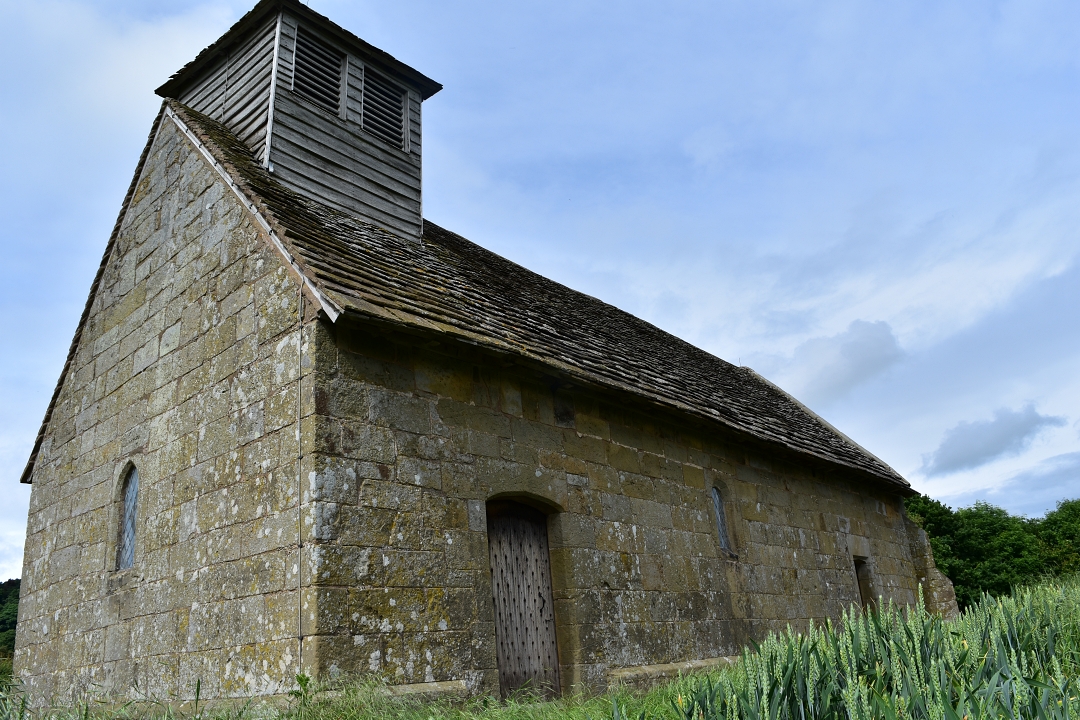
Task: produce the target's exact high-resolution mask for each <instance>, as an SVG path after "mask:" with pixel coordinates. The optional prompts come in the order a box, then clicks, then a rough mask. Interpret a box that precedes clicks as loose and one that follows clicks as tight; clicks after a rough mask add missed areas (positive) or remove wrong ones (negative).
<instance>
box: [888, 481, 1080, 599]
mask: <svg viewBox="0 0 1080 720" xmlns="http://www.w3.org/2000/svg"><path fill="white" fill-rule="evenodd" d="M904 504H905V506H906V507H907V511H908V515H909V516H910V517H911V519H912V520H914V521H915V522H916V523H918V524H919V525H921V526H922V528H923V529H924V530H926V534H927V535H928V536H929V537H930V546H931V548H932V549H933V551H934V560H935V562H936V563H937V566H938V569H939V570H941V572H943V573H945V575H947V576H948V578H949V579H950V580H952V582H953V587H954V588H955V589H956V600H957V602H958V603H959V604H960V607H961V608H965V607H967V606H969V605H971V604H972V603H974V602H976V601H978V599H979V598H980V597H982V594H983V593H989V594H990V595H993V596H995V597H997V596H1001V595H1007V594H1008V593H1009V591H1010V590H1011V589H1012V588H1013V587H1015V586H1017V585H1025V584H1030V583H1032V582H1035V581H1036V580H1038V579H1039V578H1040V577H1042V576H1044V575H1050V576H1056V575H1060V574H1062V573H1072V572H1078V571H1080V500H1063V501H1061V502H1059V503H1058V506H1057V508H1056V509H1055V510H1051V511H1050V512H1048V513H1047V514H1046V516H1045V517H1043V518H1035V519H1029V518H1026V517H1022V516H1016V515H1010V514H1009V513H1008V511H1006V510H1003V509H1002V508H999V507H995V506H993V505H990V504H988V503H984V502H977V503H975V505H973V506H972V507H968V508H960V509H959V510H953V509H952V508H950V507H949V506H947V505H945V504H944V503H941V502H939V501H937V500H934V499H933V498H930V497H927V496H925V495H917V496H915V497H911V498H908V499H907V500H905V501H904Z"/></svg>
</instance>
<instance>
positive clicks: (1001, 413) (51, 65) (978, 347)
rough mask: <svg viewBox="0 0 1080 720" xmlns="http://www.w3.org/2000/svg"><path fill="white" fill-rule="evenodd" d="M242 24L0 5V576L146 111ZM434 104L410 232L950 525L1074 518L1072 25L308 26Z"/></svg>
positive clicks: (960, 21)
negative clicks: (587, 312) (778, 408)
mask: <svg viewBox="0 0 1080 720" xmlns="http://www.w3.org/2000/svg"><path fill="white" fill-rule="evenodd" d="M251 4H253V0H248V1H247V2H237V1H235V0H217V1H213V0H212V1H209V2H199V1H198V0H194V1H181V0H157V1H155V2H142V1H137V0H116V1H115V2H107V1H105V0H101V1H98V2H91V1H77V0H70V1H64V2H58V1H55V0H36V1H35V2H33V3H27V2H17V1H14V0H0V21H2V24H3V27H4V28H5V30H6V32H5V37H6V38H7V40H6V41H5V42H4V43H3V45H2V46H0V58H2V60H3V66H4V67H5V68H7V69H8V70H7V71H6V72H5V73H3V74H0V98H2V100H0V153H2V157H3V158H4V172H3V173H0V186H2V190H0V246H2V249H3V257H4V262H3V263H2V266H0V273H2V280H0V337H3V338H4V341H3V342H2V343H0V482H2V483H3V485H2V487H4V488H5V490H4V491H3V495H2V497H3V498H4V500H5V502H3V503H0V577H8V576H17V575H18V574H19V573H20V571H21V570H20V569H21V554H22V543H23V534H24V529H25V517H26V507H27V503H28V499H29V491H28V488H27V487H26V486H21V485H19V484H18V477H19V474H20V472H21V471H22V468H23V465H24V463H25V461H26V458H27V456H28V454H29V451H30V447H31V445H32V442H33V438H34V435H35V433H36V432H37V429H38V425H39V423H40V420H41V417H42V415H43V414H44V411H45V407H46V405H47V403H48V399H49V397H50V395H51V393H52V389H53V386H54V384H55V382H56V379H57V377H58V376H59V373H60V369H61V367H62V365H63V361H64V357H65V354H66V351H67V347H68V343H69V342H70V340H71V336H72V334H73V332H74V330H75V324H76V322H77V320H78V316H79V313H80V312H81V309H82V306H83V303H84V301H85V297H86V292H87V290H88V288H89V285H90V282H91V279H92V277H93V274H94V270H95V268H96V266H97V264H98V262H99V260H100V257H101V252H102V250H103V249H104V245H105V242H106V240H107V238H108V235H109V231H110V229H111V227H112V224H113V222H114V221H115V219H116V213H117V211H118V210H119V207H120V202H121V200H122V198H123V194H124V192H125V190H126V188H127V185H128V183H129V182H130V180H131V173H132V172H133V171H134V167H135V163H136V160H137V158H138V154H139V152H140V150H141V149H142V146H143V144H144V142H145V139H146V135H147V133H148V131H149V129H150V124H151V121H152V119H153V116H154V114H155V112H156V111H157V108H158V98H156V97H155V95H154V94H153V89H154V88H155V87H157V86H158V85H159V84H160V83H161V82H163V81H164V80H165V79H166V78H167V77H168V76H169V74H170V73H172V72H173V71H175V70H176V69H178V68H179V67H180V66H181V65H182V64H183V63H185V62H186V61H188V60H190V59H191V58H192V57H194V55H195V54H196V53H197V52H198V51H199V50H200V49H201V48H203V47H204V46H206V45H207V44H209V43H210V42H211V41H212V40H214V39H215V38H216V37H217V36H219V35H220V34H221V33H222V32H223V31H224V30H225V29H226V28H227V27H228V26H229V25H230V24H231V23H232V22H233V21H234V20H235V19H236V18H238V17H239V16H240V15H241V14H243V12H245V11H246V10H247V9H248V8H249V7H250V5H251ZM311 5H312V7H314V8H315V9H316V10H318V11H319V12H322V13H324V14H326V15H328V16H330V17H331V18H332V19H334V20H336V21H337V22H339V23H340V24H342V25H344V26H345V27H347V28H349V29H351V30H353V31H355V32H356V33H357V34H358V35H360V36H362V37H364V38H365V39H367V40H369V41H370V42H372V43H373V44H375V45H377V46H379V47H381V48H383V49H385V50H387V51H389V52H390V53H392V54H393V55H395V56H397V57H398V58H400V59H402V60H404V61H405V62H407V63H409V64H411V65H413V66H415V67H416V68H418V69H419V70H421V71H423V72H425V73H426V74H428V75H430V76H431V77H434V78H435V79H437V80H439V81H440V82H442V83H443V84H444V85H445V87H446V89H445V90H444V91H442V92H441V93H439V94H438V95H436V96H434V97H433V98H432V99H430V100H429V101H427V102H426V103H425V105H424V121H425V127H424V130H425V137H424V150H425V158H424V169H425V176H424V193H425V195H424V210H425V214H426V215H427V217H428V218H430V219H431V220H433V221H435V222H438V223H439V224H441V225H444V226H446V227H448V228H450V229H452V230H455V231H457V232H460V233H461V234H463V235H465V236H466V237H469V238H470V239H472V240H474V241H475V242H478V243H480V244H481V245H484V246H485V247H487V248H489V249H491V250H494V251H495V252H498V253H500V254H502V255H505V256H507V257H509V258H511V259H513V260H515V261H517V262H520V263H522V264H523V265H525V266H527V267H529V268H531V269H533V270H536V271H538V272H540V273H543V274H545V275H548V276H549V277H552V278H554V279H556V280H559V281H561V282H564V283H566V284H568V285H570V286H572V287H574V288H577V289H579V290H583V291H585V292H587V293H589V294H591V295H594V296H597V297H599V298H601V299H603V300H606V301H607V302H610V303H613V304H615V305H617V306H619V307H621V308H623V309H625V310H628V311H630V312H632V313H635V314H637V315H639V316H641V317H643V318H645V319H647V320H649V321H651V322H653V323H655V324H656V325H659V326H660V327H663V328H665V329H667V330H669V331H671V332H673V333H675V334H676V335H679V336H680V337H682V338H685V339H686V340H689V341H690V342H693V343H695V344H698V345H700V346H702V347H704V348H706V349H707V350H709V351H711V352H713V353H715V354H717V355H719V356H720V357H723V358H725V359H727V360H730V361H732V362H735V363H739V364H744V365H750V366H751V367H754V368H755V369H757V370H758V371H759V372H761V373H763V374H764V375H766V376H767V377H769V378H770V379H772V380H774V381H775V382H777V383H779V384H780V385H781V386H783V387H784V388H786V389H788V390H789V391H791V392H793V393H794V394H795V395H796V396H797V397H799V398H801V399H802V400H804V401H805V402H806V403H807V404H808V405H810V406H811V407H812V408H813V409H814V410H816V411H817V412H819V413H820V414H822V415H823V416H824V417H825V418H827V419H828V420H829V421H831V422H832V423H833V424H835V425H837V426H838V427H840V428H841V429H842V430H843V431H845V432H846V433H847V434H848V435H850V436H851V437H853V438H855V439H856V440H857V441H859V442H860V443H862V444H863V445H864V446H865V447H867V448H868V449H869V450H871V451H872V452H874V453H875V454H877V455H878V456H880V457H881V458H883V459H884V460H885V461H887V462H888V463H890V464H891V465H892V466H893V467H895V468H896V469H897V470H899V471H900V472H901V473H902V474H903V475H904V476H905V477H907V478H908V479H909V480H910V481H911V482H912V484H913V485H914V486H915V487H916V488H917V489H919V490H921V491H923V492H927V493H929V494H931V495H932V496H934V497H937V498H939V499H941V500H944V501H945V502H948V503H949V504H951V505H954V506H955V505H966V504H970V503H972V502H974V501H975V500H977V499H982V500H987V501H990V502H992V503H995V504H998V505H1001V506H1003V507H1006V508H1008V509H1009V510H1010V511H1013V512H1018V513H1026V514H1028V515H1032V516H1035V515H1040V514H1042V513H1043V512H1045V511H1046V510H1047V509H1048V508H1052V507H1053V506H1054V504H1055V503H1056V501H1057V500H1059V499H1061V498H1065V497H1078V496H1080V377H1078V373H1077V369H1078V368H1080V332H1078V329H1080V327H1078V326H1080V323H1078V320H1080V263H1078V256H1080V133H1078V132H1077V129H1078V128H1077V118H1078V117H1080V115H1078V110H1080V43H1077V42H1076V38H1077V37H1078V36H1080V4H1077V3H1075V2H1071V3H1070V2H1067V1H1065V0H1062V1H1060V2H1058V1H1054V0H1046V1H1044V0H1022V1H1019V2H1013V1H1005V2H995V1H993V0H972V1H970V2H955V1H952V0H933V1H932V2H931V1H929V0H927V1H925V2H919V1H910V2H898V3H866V2H858V1H856V0H850V1H844V0H815V1H814V2H810V1H805V2H798V1H791V2H778V1H774V0H666V1H665V2H635V1H629V0H628V1H624V2H620V3H611V2H607V1H605V2H599V1H598V0H574V1H572V2H569V1H565V0H543V1H542V2H541V1H540V0H513V1H512V2H501V3H495V2H490V1H489V2H484V3H480V2H475V1H474V0H462V1H459V2H454V3H447V2H443V1H437V0H393V2H391V1H389V0H378V1H377V0H347V1H346V0H313V1H312V2H311Z"/></svg>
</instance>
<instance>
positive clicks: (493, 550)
mask: <svg viewBox="0 0 1080 720" xmlns="http://www.w3.org/2000/svg"><path fill="white" fill-rule="evenodd" d="M488 551H489V554H490V557H491V592H492V596H493V598H494V600H495V643H496V646H497V658H498V663H499V687H500V689H501V691H502V695H503V697H504V698H505V697H507V696H508V695H510V694H511V693H513V692H515V691H517V690H521V689H525V690H532V691H535V692H538V693H540V694H541V695H543V696H544V697H548V698H550V697H555V696H556V695H558V694H559V651H558V646H557V645H556V641H555V607H554V603H553V602H552V599H551V561H550V558H549V556H548V542H547V519H546V518H545V517H544V515H543V514H542V513H540V512H537V511H536V510H533V509H532V508H529V507H526V506H524V505H519V504H516V503H498V504H496V503H492V504H490V505H488Z"/></svg>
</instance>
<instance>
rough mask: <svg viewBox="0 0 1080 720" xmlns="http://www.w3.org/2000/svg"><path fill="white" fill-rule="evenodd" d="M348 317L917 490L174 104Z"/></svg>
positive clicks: (712, 373)
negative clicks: (371, 212)
mask: <svg viewBox="0 0 1080 720" xmlns="http://www.w3.org/2000/svg"><path fill="white" fill-rule="evenodd" d="M168 102H169V103H170V104H171V105H172V107H173V109H174V111H175V112H176V113H177V114H178V115H179V116H180V117H181V118H182V119H184V120H185V121H186V122H188V123H189V127H190V128H191V129H192V131H193V132H195V133H196V134H197V135H198V136H200V138H202V139H203V141H204V143H205V144H206V145H207V147H208V148H209V149H210V151H211V152H212V153H213V154H214V155H215V157H217V159H218V161H219V162H221V163H222V164H223V165H224V166H225V167H226V168H227V170H228V171H229V173H230V174H231V175H232V176H233V178H234V180H236V181H237V182H238V184H240V186H241V188H242V190H243V191H244V193H245V194H246V195H247V196H248V197H249V198H250V199H251V200H252V201H253V202H254V203H255V205H256V206H258V207H259V209H260V211H261V212H262V213H263V214H264V216H266V217H267V218H268V219H269V220H270V222H271V223H272V224H273V225H275V226H276V228H277V229H278V230H279V236H280V237H281V238H282V240H283V241H284V242H285V243H286V245H287V246H288V250H289V251H290V253H292V254H293V255H294V257H295V258H296V259H297V260H298V261H299V264H300V266H301V269H302V270H303V272H304V274H305V275H306V276H307V277H308V278H309V279H310V280H311V281H312V282H313V283H314V285H315V286H316V287H317V288H318V289H319V290H320V291H321V292H322V293H323V294H324V295H326V296H327V297H328V298H329V299H331V300H332V301H333V302H334V303H335V304H336V305H338V306H339V307H340V308H342V309H343V310H344V311H345V312H346V313H352V314H355V315H359V316H366V317H371V318H378V319H382V320H386V321H390V322H393V323H397V324H400V325H404V326H411V327H413V328H418V329H422V330H427V331H434V332H438V333H444V334H447V335H452V336H457V337H459V338H461V339H463V340H466V341H469V342H472V343H475V344H477V345H481V346H486V347H489V348H492V349H495V350H499V351H503V352H508V353H512V354H515V355H519V356H523V357H526V358H530V359H532V360H535V361H539V362H541V363H543V364H545V365H548V366H551V367H552V368H554V369H556V370H558V371H560V372H562V373H565V374H566V375H569V376H571V377H574V378H578V379H580V380H582V381H584V382H587V383H591V384H596V385H600V386H604V387H608V388H615V389H618V390H622V391H625V392H629V393H633V394H634V395H637V396H639V397H644V398H647V399H649V400H652V401H654V402H657V403H660V404H661V405H665V406H668V407H672V408H677V409H679V410H682V411H684V412H688V413H690V414H692V415H695V416H697V417H699V418H707V419H709V420H714V421H718V422H720V423H722V424H724V425H727V426H728V427H730V428H732V429H734V430H736V431H740V432H742V433H746V434H748V435H751V436H753V437H754V438H757V439H759V440H764V441H766V442H769V443H778V444H780V445H783V446H785V447H787V448H789V449H791V450H794V451H796V452H799V453H805V454H808V455H813V456H815V457H818V458H821V459H824V460H827V461H830V462H833V463H836V464H839V465H843V466H847V467H850V468H854V469H857V470H861V471H864V472H866V473H869V474H870V475H872V476H874V477H876V478H877V479H879V480H881V481H884V482H885V483H887V484H889V485H893V486H896V487H898V488H909V485H908V483H907V481H906V480H904V479H903V478H902V477H901V476H900V475H899V474H897V473H896V472H895V471H894V470H893V469H892V468H890V467H889V466H888V465H886V464H885V463H884V462H882V461H881V460H879V459H878V458H876V457H875V456H873V455H872V454H870V453H869V452H868V451H866V450H865V449H863V448H862V447H860V446H859V445H858V444H856V443H855V442H853V441H852V440H850V439H849V438H847V437H846V436H844V435H843V434H842V433H840V432H839V431H837V430H836V429H835V428H833V427H832V426H830V425H829V424H828V423H826V422H825V421H824V420H822V419H821V418H820V417H818V416H817V415H815V414H814V413H813V412H811V411H810V410H809V409H807V408H806V407H805V406H803V405H802V404H801V403H799V402H798V401H796V400H795V399H794V398H792V397H791V396H790V395H788V394H787V393H785V392H784V391H782V390H780V389H779V388H777V387H776V386H775V385H773V384H772V383H770V382H768V381H766V380H765V379H764V378H762V377H761V376H760V375H758V374H757V373H755V372H754V371H753V370H751V369H749V368H744V367H738V366H735V365H732V364H731V363H728V362H725V361H724V360H721V359H720V358H718V357H716V356H714V355H710V354H709V353H707V352H705V351H704V350H701V349H699V348H697V347H694V346H693V345H691V344H689V343H687V342H685V341H683V340H680V339H679V338H677V337H675V336H673V335H671V334H669V333H666V332H664V331H663V330H661V329H659V328H657V327H656V326H654V325H651V324H649V323H647V322H645V321H644V320H641V319H639V318H637V317H634V316H633V315H630V314H629V313H626V312H623V311H622V310H619V309H618V308H616V307H613V306H611V305H608V304H607V303H604V302H601V301H600V300H597V299H596V298H593V297H591V296H589V295H586V294H584V293H580V292H577V291H574V290H571V289H570V288H568V287H565V286H563V285H560V284H559V283H556V282H554V281H552V280H548V279H547V278H545V277H542V276H540V275H537V274H536V273H534V272H531V271H529V270H526V269H525V268H523V267H521V266H520V265H516V264H515V263H512V262H510V261H509V260H506V259H505V258H502V257H500V256H498V255H496V254H494V253H492V252H489V251H487V250H485V249H484V248H482V247H480V246H479V245H476V244H475V243H472V242H470V241H468V240H466V239H465V238H463V237H461V236H460V235H457V234H455V233H452V232H450V231H448V230H444V229H443V228H441V227H439V226H438V225H435V224H434V223H431V222H428V221H425V222H424V234H423V242H422V243H418V242H416V241H411V240H405V239H401V238H399V237H397V236H395V235H392V234H391V233H389V232H386V231H384V230H382V229H381V228H378V227H376V226H374V225H371V224H368V223H366V222H364V221H362V220H359V219H356V218H354V217H352V216H350V215H347V214H345V213H342V212H339V211H337V210H334V209H332V208H330V207H327V206H325V205H322V204H320V203H318V202H315V201H313V200H309V199H307V198H303V197H301V196H299V195H297V194H296V193H294V192H292V191H291V190H288V189H287V188H285V187H283V186H282V185H280V184H279V183H278V182H277V181H276V180H275V179H274V178H273V176H272V175H271V174H269V173H267V172H266V171H265V170H264V169H263V168H262V166H261V165H260V164H259V163H258V162H257V161H256V160H255V158H253V157H252V155H251V153H250V151H249V150H248V149H247V147H246V146H245V145H243V144H242V143H241V142H240V141H239V140H238V139H237V138H236V137H235V136H234V135H233V134H232V133H231V132H230V131H229V130H228V129H227V128H225V127H224V126H222V125H220V124H218V123H217V122H215V121H214V120H211V119H210V118H208V117H206V116H203V115H200V114H198V113H196V112H195V111H193V110H190V109H188V108H185V107H184V106H182V105H180V104H178V103H176V102H175V101H168Z"/></svg>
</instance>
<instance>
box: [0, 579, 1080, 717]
mask: <svg viewBox="0 0 1080 720" xmlns="http://www.w3.org/2000/svg"><path fill="white" fill-rule="evenodd" d="M1077 676H1080V577H1071V578H1068V579H1058V580H1048V581H1046V582H1044V583H1042V584H1040V585H1037V586H1034V587H1030V588H1026V589H1021V590H1017V591H1015V592H1013V593H1012V595H1010V596H1008V597H1004V598H991V597H989V596H984V597H983V598H982V600H981V601H979V602H978V603H974V604H973V605H972V606H970V607H969V608H968V609H967V610H966V611H965V612H964V613H963V614H962V615H961V616H960V618H958V619H957V620H955V621H952V622H945V621H943V620H941V619H940V618H939V617H937V616H934V615H931V614H929V613H927V612H926V610H925V608H924V607H922V605H918V606H916V607H913V608H906V609H899V608H896V607H895V606H892V605H887V606H884V607H883V608H881V609H879V610H877V611H871V612H862V611H859V610H857V609H856V610H851V611H849V612H847V613H846V614H845V615H844V617H843V618H842V619H841V620H840V622H838V623H835V624H834V623H825V624H824V625H822V626H819V627H815V628H812V629H811V630H810V631H809V632H807V633H795V632H792V631H790V630H789V631H787V632H784V633H780V634H774V635H771V636H769V637H768V638H766V639H765V641H764V642H762V643H761V644H760V645H755V646H754V647H753V648H750V649H747V650H746V651H745V652H744V654H743V657H742V660H741V662H739V663H738V664H736V665H734V666H732V667H728V668H724V669H722V670H718V671H715V672H712V673H707V674H698V675H690V676H686V677H680V678H677V679H675V680H673V681H672V682H670V683H667V684H665V685H663V686H661V687H658V688H656V689H654V690H653V691H651V692H649V693H645V694H636V693H632V692H630V691H627V690H618V691H616V692H615V693H614V694H612V695H610V696H606V697H596V696H584V695H582V696H573V697H564V698H562V699H559V700H556V701H552V702H540V701H537V700H535V699H533V698H530V697H528V696H522V697H518V698H514V699H511V700H509V701H506V702H501V701H496V700H493V699H491V698H486V699H485V698H481V699H475V700H470V701H464V702H462V701H458V702H452V701H438V702H421V701H419V700H415V699H411V700H410V699H403V698H397V697H393V696H391V695H389V694H388V693H387V692H386V691H385V688H384V687H382V686H380V685H378V684H377V683H374V682H370V681H361V682H353V683H349V684H342V683H337V684H333V685H321V684H319V683H316V682H314V681H312V680H309V679H308V678H305V677H299V678H297V681H298V682H297V688H296V689H295V690H294V691H293V692H292V693H290V697H289V703H288V705H287V707H285V706H273V705H259V704H257V703H254V702H249V703H247V704H244V705H232V706H224V705H220V706H218V707H217V709H214V708H209V709H208V708H207V707H206V706H204V705H200V704H199V703H194V704H192V703H188V704H186V705H182V706H177V705H175V704H170V703H167V702H149V703H145V702H144V703H138V704H128V705H124V706H120V707H116V706H115V705H113V706H109V705H105V704H101V703H96V702H93V701H85V702H82V703H80V704H77V705H75V706H72V707H59V708H48V709H43V710H29V709H28V708H27V707H26V704H25V703H24V702H23V700H22V697H21V695H20V693H19V692H18V691H17V689H12V688H9V689H6V690H0V720H128V719H131V720H135V719H138V720H143V719H145V720H374V719H376V718H377V719H379V720H382V719H384V718H385V719H386V720H556V719H558V720H563V719H566V720H606V719H607V718H611V720H834V719H835V720H841V719H842V720H871V719H872V720H879V719H880V720H901V719H908V718H911V719H913V720H915V719H920V720H921V719H923V718H926V719H928V720H931V719H932V720H984V719H989V718H995V719H997V718H1008V719H1010V720H1018V719H1020V718H1023V719H1025V720H1027V719H1031V720H1066V719H1069V718H1076V719H1077V720H1080V699H1078V697H1077V695H1078V685H1080V683H1078V682H1077V679H1076V678H1077Z"/></svg>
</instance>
